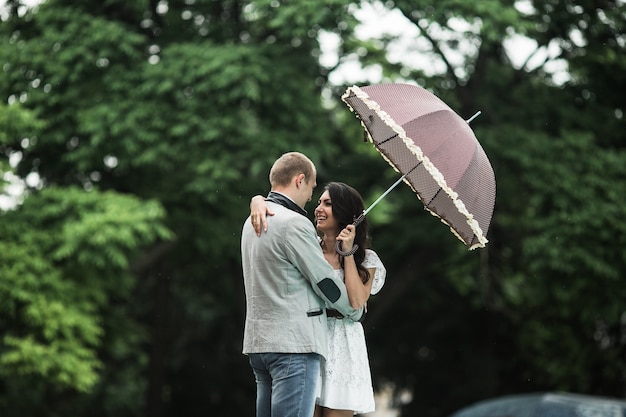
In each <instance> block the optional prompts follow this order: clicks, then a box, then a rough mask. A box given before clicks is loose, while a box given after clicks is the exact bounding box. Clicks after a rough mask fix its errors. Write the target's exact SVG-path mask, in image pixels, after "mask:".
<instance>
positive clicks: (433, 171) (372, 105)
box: [341, 85, 489, 250]
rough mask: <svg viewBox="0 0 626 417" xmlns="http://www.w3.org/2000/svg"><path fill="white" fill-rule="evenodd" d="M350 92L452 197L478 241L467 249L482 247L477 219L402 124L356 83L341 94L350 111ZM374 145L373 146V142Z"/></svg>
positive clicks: (432, 212)
mask: <svg viewBox="0 0 626 417" xmlns="http://www.w3.org/2000/svg"><path fill="white" fill-rule="evenodd" d="M351 92H352V93H353V94H354V95H355V96H357V97H358V98H359V99H361V100H362V101H363V103H365V104H366V105H367V107H368V108H369V109H370V110H373V111H374V112H375V113H376V114H377V115H378V117H380V118H381V120H382V121H383V122H385V124H386V125H387V126H389V127H390V128H391V129H393V130H394V131H395V132H396V133H397V134H398V136H400V138H401V139H402V141H403V142H404V144H405V145H406V146H407V148H408V149H409V150H410V151H411V152H412V153H413V154H414V155H415V156H416V157H417V159H418V161H421V162H422V164H423V165H424V168H425V169H426V171H428V173H429V174H430V175H431V176H432V177H433V179H434V180H435V181H436V182H437V184H438V185H439V186H440V187H441V189H442V190H444V192H445V193H446V194H447V195H448V196H449V197H450V198H451V199H452V202H453V203H454V205H455V207H456V208H457V210H458V211H459V213H461V214H463V215H464V216H465V220H466V221H467V224H468V225H469V226H470V228H471V229H472V232H474V236H476V238H478V242H477V243H474V244H473V245H471V246H469V250H474V249H476V248H484V247H485V245H486V244H487V243H488V242H489V240H487V238H486V237H485V235H484V233H483V231H482V229H481V227H480V225H479V224H478V221H477V220H476V219H474V215H473V214H472V213H470V212H469V210H468V209H467V207H465V203H463V201H462V200H461V199H459V195H458V194H457V193H456V191H454V190H453V189H452V188H450V187H449V186H448V183H447V182H446V180H445V178H444V176H443V174H442V173H441V172H440V171H439V170H438V169H437V167H436V166H435V165H434V164H433V163H432V162H431V161H430V159H429V158H428V157H427V156H426V155H424V152H422V149H421V148H420V147H419V146H417V145H416V144H415V142H413V140H412V139H411V138H409V137H408V136H407V135H406V131H405V130H404V129H403V128H402V126H400V125H398V123H396V121H395V120H393V118H392V117H391V116H390V115H389V114H388V113H387V112H385V111H384V110H383V109H381V108H380V106H379V105H378V103H377V102H376V101H374V100H372V99H371V98H370V96H369V95H368V94H367V93H366V92H365V91H363V90H362V89H361V88H359V87H358V86H356V85H353V86H352V87H348V89H347V90H346V92H345V93H344V94H343V95H342V96H341V100H342V101H343V102H344V103H345V104H346V105H347V106H348V108H349V109H350V111H351V112H352V113H355V114H356V112H355V110H354V109H353V108H352V106H351V105H350V104H349V103H348V102H347V101H346V100H345V99H346V98H347V97H349V96H350V93H351ZM358 119H359V121H360V123H361V126H363V129H364V130H365V132H366V133H367V138H368V140H369V141H370V142H371V143H372V144H374V139H373V138H372V136H371V135H370V132H369V131H368V130H367V127H366V126H365V123H363V120H362V119H361V118H360V117H359V118H358ZM374 146H375V144H374ZM379 153H380V155H381V156H382V157H383V159H384V160H385V161H387V163H388V164H389V165H390V166H391V167H392V168H393V169H394V170H395V171H396V172H398V169H397V168H396V167H395V166H394V164H393V163H392V162H391V161H390V160H389V159H388V158H387V157H386V156H385V155H383V154H382V153H381V152H379ZM404 182H405V183H406V184H407V185H408V186H409V187H411V189H412V190H413V191H414V192H415V194H417V195H418V196H419V193H418V192H417V190H415V189H414V188H413V185H411V183H410V182H409V181H408V180H407V179H406V178H405V179H404ZM420 200H421V197H420ZM422 203H423V202H422ZM424 208H425V209H426V210H427V211H428V212H429V213H430V214H431V215H433V216H435V217H437V218H438V219H439V220H440V221H441V222H442V223H443V224H445V225H446V226H448V227H449V228H450V231H452V233H453V234H454V235H455V236H456V237H457V238H458V239H459V240H460V241H461V242H463V243H465V244H466V245H467V244H468V243H467V242H465V239H463V238H462V237H461V235H459V233H458V232H457V231H456V230H455V229H454V227H452V225H451V224H450V223H448V222H447V221H445V220H444V219H443V218H441V217H440V216H439V215H438V214H437V213H435V212H434V211H432V210H430V209H429V208H428V207H427V206H426V205H424Z"/></svg>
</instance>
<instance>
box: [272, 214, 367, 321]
mask: <svg viewBox="0 0 626 417" xmlns="http://www.w3.org/2000/svg"><path fill="white" fill-rule="evenodd" d="M302 220H303V221H300V219H298V221H294V222H293V224H291V225H290V227H289V228H287V229H288V230H289V232H288V236H285V237H284V238H285V247H286V251H287V256H288V257H289V260H290V261H291V262H292V264H293V265H295V267H296V268H297V269H298V270H299V271H300V272H301V273H302V275H304V277H305V278H306V279H307V280H309V281H310V283H311V287H312V288H313V291H315V293H316V294H317V295H319V296H320V297H321V298H322V299H323V300H324V301H325V302H326V305H327V306H328V307H330V308H333V309H335V310H337V311H339V312H340V313H341V314H343V315H344V316H346V317H348V318H350V319H351V320H354V321H359V320H360V319H361V318H362V316H363V313H364V308H363V307H362V308H360V309H358V310H355V309H354V308H353V307H352V306H351V305H350V300H349V299H348V292H347V290H346V286H345V285H344V283H343V282H342V281H341V279H339V278H337V276H336V275H335V271H333V268H332V267H331V266H330V264H329V263H328V262H326V259H324V254H323V253H322V249H321V248H320V245H319V243H318V241H317V235H316V233H315V228H314V226H313V224H312V223H311V222H310V221H309V220H308V219H307V218H306V217H302Z"/></svg>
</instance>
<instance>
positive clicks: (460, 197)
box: [342, 84, 496, 249]
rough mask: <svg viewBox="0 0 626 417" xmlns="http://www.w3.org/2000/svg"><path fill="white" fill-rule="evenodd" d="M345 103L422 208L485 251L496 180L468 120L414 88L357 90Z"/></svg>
mask: <svg viewBox="0 0 626 417" xmlns="http://www.w3.org/2000/svg"><path fill="white" fill-rule="evenodd" d="M342 100H343V101H344V102H345V103H346V104H347V105H348V106H349V107H350V109H351V110H352V111H353V112H354V113H355V114H356V116H357V118H358V119H359V120H360V121H361V124H362V125H363V128H364V129H365V132H366V135H367V138H368V139H369V141H370V142H372V144H373V145H374V146H375V147H376V149H377V150H378V152H380V154H381V155H382V156H383V158H384V159H385V160H386V161H387V162H388V163H389V164H390V165H391V166H392V167H393V168H394V169H395V170H396V171H398V172H399V173H401V174H402V178H401V180H402V181H404V182H405V183H406V184H408V185H409V186H410V187H411V189H412V190H413V191H414V192H415V193H416V194H417V196H418V198H419V199H420V200H421V201H422V203H423V204H424V208H425V209H426V210H428V211H429V212H430V213H432V214H433V215H435V216H436V217H438V218H439V219H441V221H442V222H443V223H445V224H447V225H448V226H449V227H450V230H451V231H452V232H453V233H454V235H456V236H457V237H458V238H459V239H460V240H461V241H463V242H464V243H465V245H467V246H468V248H469V249H475V248H479V247H484V246H485V245H486V244H487V242H488V241H487V237H486V236H487V231H488V230H489V224H490V222H491V216H492V214H493V207H494V204H495V194H496V182H495V176H494V173H493V169H492V167H491V164H490V163H489V159H488V158H487V155H486V154H485V151H484V150H483V148H482V146H481V145H480V143H479V142H478V140H477V139H476V136H475V135H474V132H473V131H472V129H471V128H470V126H469V121H466V120H464V119H463V118H461V117H460V116H459V115H458V114H457V113H455V112H454V110H452V109H451V108H450V107H449V106H448V105H447V104H445V103H444V102H443V101H442V100H441V99H439V98H438V97H437V96H435V95H434V94H432V93H430V92H428V91H427V90H425V89H423V88H421V87H419V86H416V85H410V84H377V85H369V86H365V87H356V86H353V87H350V88H348V89H347V91H346V93H345V94H344V95H343V96H342ZM399 182H400V180H398V182H397V183H396V184H398V183H399ZM396 184H394V185H393V186H392V187H391V188H390V189H389V190H387V192H389V191H390V190H391V189H392V188H393V187H395V185H396ZM387 192H386V193H385V194H383V196H381V198H382V197H384V196H385V195H386V194H387ZM379 200H380V199H379ZM377 202H378V200H377V201H376V202H375V203H374V204H376V203H377ZM374 204H373V205H372V206H370V208H369V209H368V210H366V211H364V212H363V215H365V214H367V212H368V211H369V210H370V209H371V208H372V207H373V206H374Z"/></svg>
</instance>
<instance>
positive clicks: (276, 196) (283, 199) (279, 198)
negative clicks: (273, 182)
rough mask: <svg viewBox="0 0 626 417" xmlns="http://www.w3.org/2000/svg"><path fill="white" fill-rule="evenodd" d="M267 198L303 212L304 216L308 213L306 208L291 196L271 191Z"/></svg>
mask: <svg viewBox="0 0 626 417" xmlns="http://www.w3.org/2000/svg"><path fill="white" fill-rule="evenodd" d="M265 200H266V201H271V202H272V203H276V204H280V205H281V206H283V207H287V208H288V209H289V210H293V211H295V212H296V213H300V214H302V215H303V216H306V215H307V212H306V210H305V209H303V208H302V207H300V206H299V205H297V204H296V203H295V202H294V201H293V200H292V199H291V198H289V197H287V196H286V195H284V194H281V193H279V192H276V191H270V193H269V194H268V195H267V198H266V199H265Z"/></svg>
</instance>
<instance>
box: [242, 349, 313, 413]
mask: <svg viewBox="0 0 626 417" xmlns="http://www.w3.org/2000/svg"><path fill="white" fill-rule="evenodd" d="M248 356H249V358H250V366H251V367H252V370H253V371H254V377H255V379H256V417H312V416H313V409H314V408H315V397H316V394H317V392H316V391H317V384H318V380H319V377H320V355H318V354H317V353H251V354H249V355H248Z"/></svg>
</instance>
